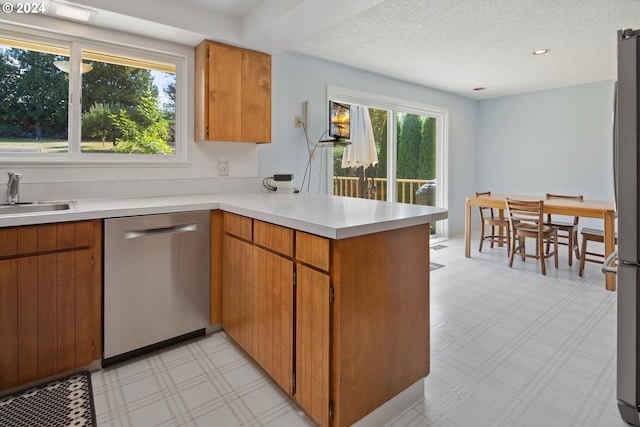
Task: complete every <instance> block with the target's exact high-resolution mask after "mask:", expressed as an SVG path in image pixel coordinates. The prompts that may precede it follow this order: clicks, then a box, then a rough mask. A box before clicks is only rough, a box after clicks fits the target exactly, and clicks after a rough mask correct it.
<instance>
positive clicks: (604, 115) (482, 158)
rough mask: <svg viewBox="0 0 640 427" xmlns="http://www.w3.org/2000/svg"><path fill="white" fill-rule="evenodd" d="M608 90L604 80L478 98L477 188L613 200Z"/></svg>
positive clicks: (592, 222) (597, 224)
mask: <svg viewBox="0 0 640 427" xmlns="http://www.w3.org/2000/svg"><path fill="white" fill-rule="evenodd" d="M613 93H614V82H613V81H603V82H597V83H591V84H584V85H577V86H569V87H563V88H558V89H550V90H544V91H538V92H531V93H525V94H521V95H514V96H506V97H501V98H494V99H489V100H485V101H480V102H479V108H478V164H479V169H478V170H479V179H478V191H487V190H490V191H492V192H495V193H511V194H541V195H544V194H546V193H555V194H582V195H584V197H585V198H587V199H595V200H613V166H612V162H613V151H612V140H613V136H612V133H613V120H612V119H613ZM580 222H581V224H582V225H588V226H591V227H599V228H601V227H602V221H597V220H590V219H583V220H580Z"/></svg>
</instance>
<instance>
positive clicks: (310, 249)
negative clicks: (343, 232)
mask: <svg viewBox="0 0 640 427" xmlns="http://www.w3.org/2000/svg"><path fill="white" fill-rule="evenodd" d="M296 259H297V260H298V261H300V262H303V263H305V264H308V265H310V266H312V267H316V268H319V269H321V270H324V271H329V239H326V238H324V237H319V236H314V235H313V234H309V233H304V232H302V231H296Z"/></svg>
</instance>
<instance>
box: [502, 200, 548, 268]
mask: <svg viewBox="0 0 640 427" xmlns="http://www.w3.org/2000/svg"><path fill="white" fill-rule="evenodd" d="M507 214H508V217H509V223H510V225H511V230H512V231H513V237H512V246H511V250H510V253H511V254H510V256H509V267H512V266H513V259H514V257H515V256H516V255H519V256H521V257H522V260H523V261H524V260H525V258H536V259H539V260H540V268H541V269H542V274H543V275H545V276H546V274H547V267H546V259H547V258H550V257H552V256H553V257H554V260H555V267H556V268H558V229H557V228H556V227H553V226H551V225H548V224H545V223H544V201H543V200H535V201H525V200H514V199H510V198H507ZM527 238H533V239H535V240H536V250H535V254H533V253H527V251H526V247H525V241H526V239H527ZM547 242H549V243H553V252H549V251H548V250H545V244H546V243H547Z"/></svg>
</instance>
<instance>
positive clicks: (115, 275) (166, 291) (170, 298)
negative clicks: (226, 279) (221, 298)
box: [103, 211, 210, 366]
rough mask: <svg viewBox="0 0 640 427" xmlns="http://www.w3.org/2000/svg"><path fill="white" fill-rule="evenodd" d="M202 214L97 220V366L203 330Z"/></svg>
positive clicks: (205, 214) (205, 235)
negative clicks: (100, 251) (100, 275)
mask: <svg viewBox="0 0 640 427" xmlns="http://www.w3.org/2000/svg"><path fill="white" fill-rule="evenodd" d="M209 230H210V213H209V211H197V212H183V213H173V214H161V215H145V216H135V217H126V218H113V219H106V220H105V221H104V323H103V324H104V355H103V366H106V365H109V364H112V363H116V362H118V361H121V360H124V359H126V358H129V357H133V356H136V355H138V354H140V353H143V352H146V351H150V350H153V349H155V348H158V347H160V346H163V345H168V344H171V343H173V342H177V341H178V340H181V339H186V338H189V337H192V336H196V335H202V334H204V332H205V328H206V327H207V326H208V325H209V283H210V281H209V269H210V266H209V264H210V257H209V254H210V244H209V241H210V237H209Z"/></svg>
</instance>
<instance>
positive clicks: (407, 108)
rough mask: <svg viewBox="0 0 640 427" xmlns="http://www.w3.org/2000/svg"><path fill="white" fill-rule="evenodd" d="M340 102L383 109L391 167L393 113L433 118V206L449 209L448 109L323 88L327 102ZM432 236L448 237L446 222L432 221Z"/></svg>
mask: <svg viewBox="0 0 640 427" xmlns="http://www.w3.org/2000/svg"><path fill="white" fill-rule="evenodd" d="M329 100H332V101H337V102H344V103H348V104H359V105H365V106H367V107H371V108H376V109H380V110H387V111H388V112H390V113H393V114H389V124H388V126H387V142H388V144H387V163H388V164H393V165H395V164H396V163H397V159H396V153H397V150H396V145H397V141H396V136H395V129H396V128H397V123H396V120H397V119H396V114H395V113H397V112H398V111H400V112H403V113H410V114H418V115H426V116H430V117H435V118H436V134H437V137H436V155H437V156H436V181H437V183H438V191H437V192H436V195H437V196H436V197H437V203H436V204H437V205H438V206H440V207H443V208H445V209H446V208H447V207H448V206H449V198H448V194H449V191H448V184H449V180H448V179H447V176H448V161H449V109H447V108H443V107H438V106H435V105H429V104H423V103H419V102H413V101H407V100H403V99H399V98H393V97H388V96H383V95H377V94H373V93H368V92H362V91H357V90H353V89H346V88H342V87H338V86H331V85H327V99H326V104H325V105H327V104H328V103H329ZM325 114H327V116H326V117H325V120H326V123H329V117H328V114H329V113H328V111H327V112H326V113H325ZM387 172H388V173H387V180H388V183H387V188H388V192H387V201H389V202H390V201H392V200H396V185H395V183H396V168H392V169H391V170H390V171H387ZM332 180H333V155H331V156H327V176H326V188H327V193H332V192H333V182H332ZM436 233H437V235H438V236H443V237H445V238H446V237H448V236H449V222H448V221H438V222H436Z"/></svg>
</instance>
